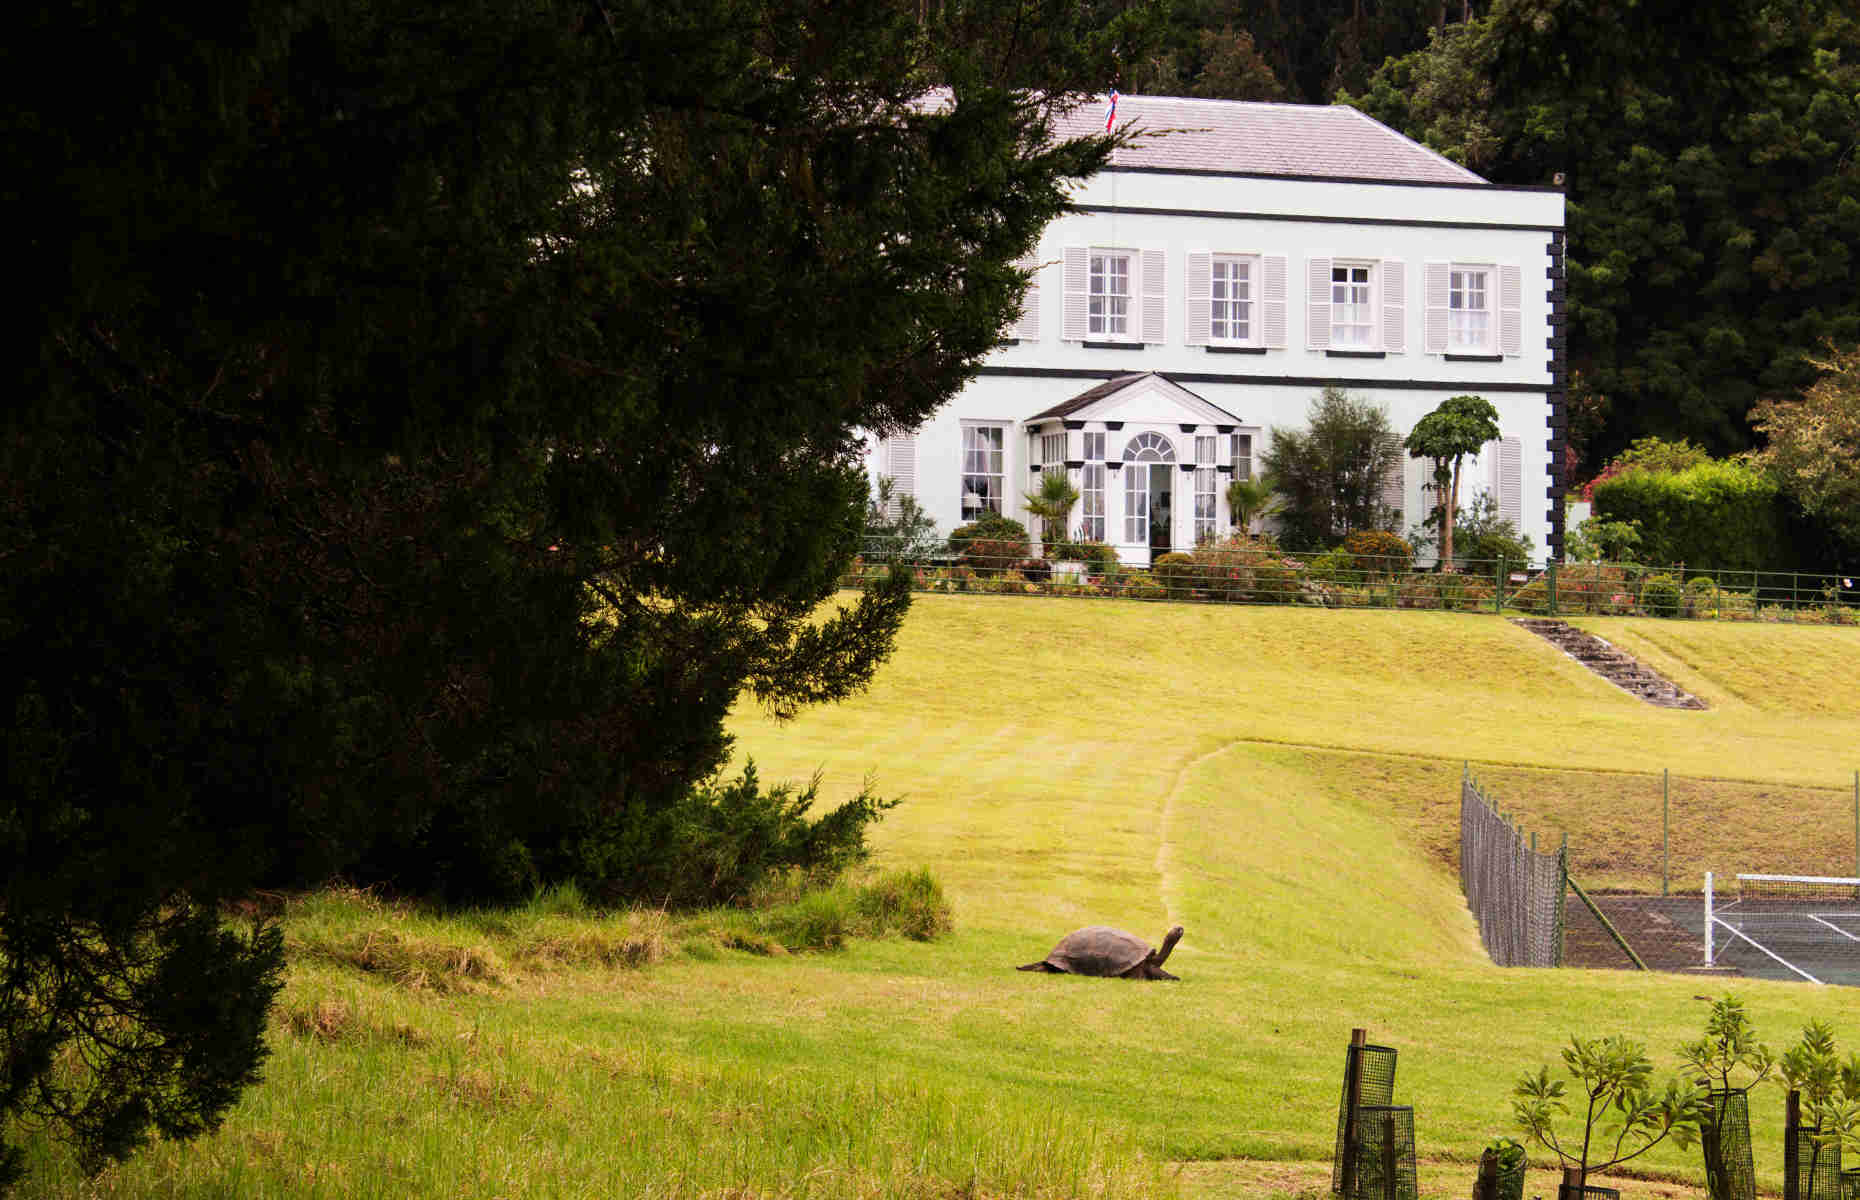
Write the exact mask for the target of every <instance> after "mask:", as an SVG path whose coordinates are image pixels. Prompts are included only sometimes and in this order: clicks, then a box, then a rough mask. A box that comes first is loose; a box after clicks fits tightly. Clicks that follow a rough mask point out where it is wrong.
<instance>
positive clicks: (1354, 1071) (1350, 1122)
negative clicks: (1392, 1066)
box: [1343, 1029, 1369, 1196]
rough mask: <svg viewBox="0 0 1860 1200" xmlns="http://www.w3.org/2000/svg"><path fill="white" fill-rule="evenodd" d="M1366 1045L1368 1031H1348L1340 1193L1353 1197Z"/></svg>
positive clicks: (1344, 1070) (1360, 1138) (1359, 1138)
mask: <svg viewBox="0 0 1860 1200" xmlns="http://www.w3.org/2000/svg"><path fill="white" fill-rule="evenodd" d="M1368 1044H1369V1031H1368V1030H1367V1029H1352V1030H1350V1050H1349V1055H1348V1057H1347V1058H1345V1060H1344V1068H1343V1090H1344V1097H1345V1099H1344V1107H1343V1194H1344V1195H1345V1196H1355V1195H1356V1143H1357V1142H1358V1141H1360V1140H1362V1136H1363V1131H1362V1130H1360V1129H1358V1128H1357V1127H1356V1109H1357V1106H1358V1105H1360V1104H1361V1103H1362V1102H1363V1047H1364V1046H1367V1045H1368Z"/></svg>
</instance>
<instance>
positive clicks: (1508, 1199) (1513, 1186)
mask: <svg viewBox="0 0 1860 1200" xmlns="http://www.w3.org/2000/svg"><path fill="white" fill-rule="evenodd" d="M1527 1165H1528V1164H1527V1163H1526V1162H1525V1161H1524V1159H1522V1158H1520V1159H1518V1161H1517V1162H1515V1163H1513V1164H1512V1165H1511V1166H1509V1167H1500V1168H1499V1169H1498V1182H1497V1184H1496V1185H1495V1186H1494V1188H1493V1190H1492V1200H1524V1169H1525V1167H1526V1166H1527Z"/></svg>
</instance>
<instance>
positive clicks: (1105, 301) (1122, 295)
mask: <svg viewBox="0 0 1860 1200" xmlns="http://www.w3.org/2000/svg"><path fill="white" fill-rule="evenodd" d="M1087 294H1088V295H1089V297H1090V305H1089V308H1088V310H1087V311H1088V314H1089V315H1088V318H1087V323H1086V332H1088V333H1089V334H1091V336H1092V337H1101V338H1105V339H1106V340H1111V341H1116V340H1121V339H1125V338H1129V337H1130V336H1131V329H1130V255H1129V254H1128V253H1127V252H1122V251H1112V250H1093V251H1092V252H1091V282H1090V286H1089V288H1088V289H1087Z"/></svg>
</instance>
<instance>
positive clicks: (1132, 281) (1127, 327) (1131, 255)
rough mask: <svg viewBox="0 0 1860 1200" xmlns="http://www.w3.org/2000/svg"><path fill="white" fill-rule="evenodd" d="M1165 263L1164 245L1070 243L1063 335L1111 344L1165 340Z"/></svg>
mask: <svg viewBox="0 0 1860 1200" xmlns="http://www.w3.org/2000/svg"><path fill="white" fill-rule="evenodd" d="M1165 262H1166V256H1165V254H1164V253H1163V251H1161V250H1142V249H1135V250H1133V249H1128V248H1124V249H1120V248H1117V247H1112V246H1067V247H1066V269H1065V284H1066V288H1065V300H1066V314H1065V339H1066V340H1067V341H1069V342H1087V343H1090V342H1103V343H1109V344H1111V346H1112V348H1121V347H1122V346H1126V345H1127V346H1133V347H1134V346H1145V345H1154V344H1156V343H1159V342H1161V341H1162V340H1163V334H1164V325H1165V318H1166V316H1167V307H1168V306H1167V303H1166V300H1165V297H1164V296H1163V284H1164V282H1165V276H1166V274H1167V271H1166V269H1165V265H1164V264H1165Z"/></svg>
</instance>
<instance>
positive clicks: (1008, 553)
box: [949, 513, 1031, 575]
mask: <svg viewBox="0 0 1860 1200" xmlns="http://www.w3.org/2000/svg"><path fill="white" fill-rule="evenodd" d="M949 548H950V550H951V552H953V553H954V554H955V555H956V556H957V557H958V558H960V559H961V560H962V562H963V564H964V565H965V566H967V567H969V568H970V569H972V570H973V571H975V572H976V573H977V574H980V575H992V574H995V573H996V572H999V571H1003V570H1006V569H1007V568H1008V567H1009V566H1010V565H1011V564H1013V563H1017V562H1020V561H1021V560H1022V559H1025V558H1026V557H1028V555H1029V553H1030V552H1031V544H1030V543H1029V542H1028V539H1027V527H1026V526H1025V525H1022V524H1021V523H1020V522H1019V521H1016V520H1013V519H1012V518H1010V517H1004V516H1001V515H1000V514H999V513H988V514H986V515H985V516H983V517H982V518H981V519H980V520H977V521H974V522H971V523H970V524H968V525H963V526H960V527H958V528H957V529H956V530H955V531H954V532H952V533H951V534H950V535H949Z"/></svg>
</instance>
